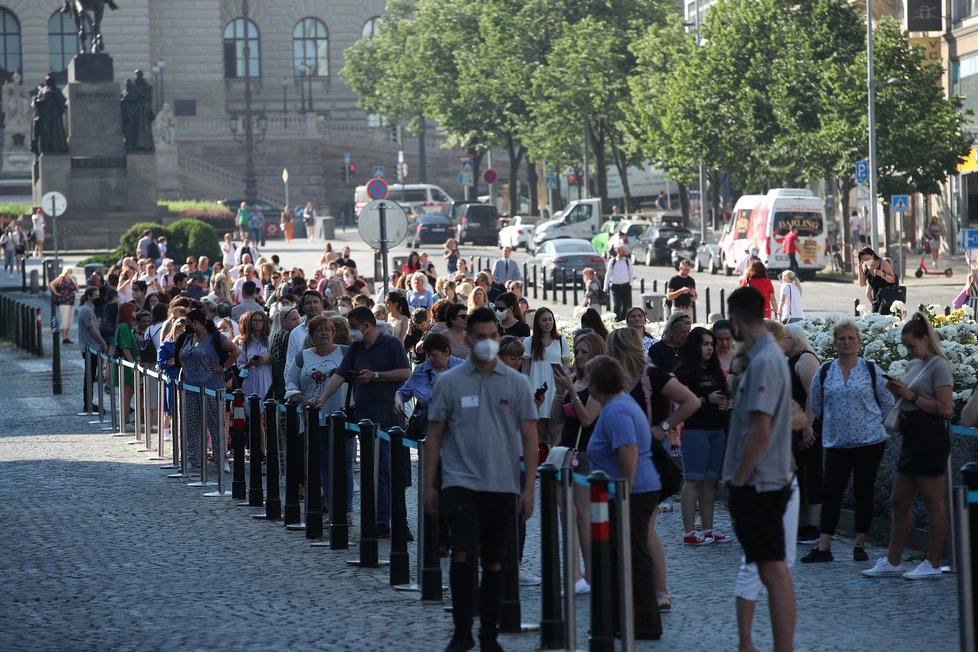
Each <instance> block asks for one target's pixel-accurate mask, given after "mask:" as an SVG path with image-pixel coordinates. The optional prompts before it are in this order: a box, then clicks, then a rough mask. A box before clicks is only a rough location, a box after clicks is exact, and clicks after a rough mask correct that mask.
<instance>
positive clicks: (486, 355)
mask: <svg viewBox="0 0 978 652" xmlns="http://www.w3.org/2000/svg"><path fill="white" fill-rule="evenodd" d="M498 353H499V342H498V341H497V340H492V339H485V340H479V341H478V342H476V343H475V346H473V347H472V354H473V355H474V356H475V357H476V358H478V359H479V360H481V361H482V362H491V361H492V360H493V359H494V358H495V357H496V354H498Z"/></svg>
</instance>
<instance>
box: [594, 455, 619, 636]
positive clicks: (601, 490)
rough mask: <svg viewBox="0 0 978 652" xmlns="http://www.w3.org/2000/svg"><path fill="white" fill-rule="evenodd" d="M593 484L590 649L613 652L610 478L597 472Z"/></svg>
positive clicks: (613, 621)
mask: <svg viewBox="0 0 978 652" xmlns="http://www.w3.org/2000/svg"><path fill="white" fill-rule="evenodd" d="M588 482H589V483H590V484H591V594H592V595H593V596H603V597H604V598H605V599H601V600H595V599H593V598H592V599H591V638H590V641H589V645H588V649H589V650H592V651H593V652H614V650H615V625H616V623H615V619H614V606H613V604H612V600H611V599H610V597H611V596H612V590H613V589H612V573H613V570H612V568H611V537H610V531H609V525H608V476H607V475H606V474H604V473H603V472H601V471H594V472H592V473H591V475H589V476H588Z"/></svg>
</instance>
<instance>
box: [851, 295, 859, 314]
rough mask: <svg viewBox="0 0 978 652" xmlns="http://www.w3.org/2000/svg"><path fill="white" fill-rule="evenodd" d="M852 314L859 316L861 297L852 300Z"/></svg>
mask: <svg viewBox="0 0 978 652" xmlns="http://www.w3.org/2000/svg"><path fill="white" fill-rule="evenodd" d="M852 316H853V317H858V316H859V299H853V301H852Z"/></svg>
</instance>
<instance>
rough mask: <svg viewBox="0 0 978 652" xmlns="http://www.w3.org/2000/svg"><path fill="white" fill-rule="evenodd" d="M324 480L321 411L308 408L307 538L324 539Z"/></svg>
mask: <svg viewBox="0 0 978 652" xmlns="http://www.w3.org/2000/svg"><path fill="white" fill-rule="evenodd" d="M322 484H323V483H322V480H320V479H319V409H318V408H314V407H310V406H308V405H307V406H306V538H307V539H322V538H323V496H322Z"/></svg>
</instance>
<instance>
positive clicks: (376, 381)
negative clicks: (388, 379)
mask: <svg viewBox="0 0 978 652" xmlns="http://www.w3.org/2000/svg"><path fill="white" fill-rule="evenodd" d="M374 382H375V383H379V382H380V372H379V371H375V372H374Z"/></svg>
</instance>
